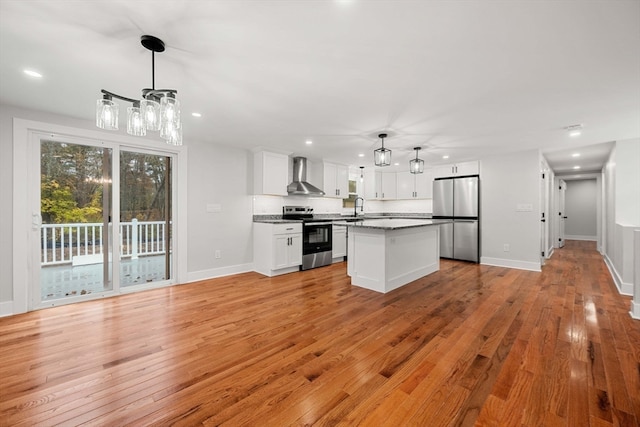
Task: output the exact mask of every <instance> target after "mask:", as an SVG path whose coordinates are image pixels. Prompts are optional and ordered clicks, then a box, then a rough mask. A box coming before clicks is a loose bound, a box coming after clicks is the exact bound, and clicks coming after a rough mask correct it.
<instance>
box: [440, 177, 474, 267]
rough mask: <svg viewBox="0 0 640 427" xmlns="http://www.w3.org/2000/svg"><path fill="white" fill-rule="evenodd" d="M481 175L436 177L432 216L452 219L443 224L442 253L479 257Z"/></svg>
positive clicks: (445, 254) (446, 255) (467, 258)
mask: <svg viewBox="0 0 640 427" xmlns="http://www.w3.org/2000/svg"><path fill="white" fill-rule="evenodd" d="M479 190H480V179H479V177H478V176H465V177H453V178H436V179H435V180H434V181H433V218H434V219H450V220H452V221H453V222H452V223H451V224H442V225H440V257H441V258H451V259H459V260H464V261H473V262H479V261H480V230H479V223H478V219H479V195H480V191H479Z"/></svg>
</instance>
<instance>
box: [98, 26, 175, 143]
mask: <svg viewBox="0 0 640 427" xmlns="http://www.w3.org/2000/svg"><path fill="white" fill-rule="evenodd" d="M140 42H141V43H142V46H144V47H145V48H146V49H148V50H150V51H151V89H149V88H147V89H142V98H141V99H132V98H127V97H126V96H122V95H117V94H115V93H113V92H109V91H107V90H104V89H102V90H101V91H100V92H102V94H103V95H102V99H98V102H97V108H96V126H98V127H99V128H101V129H106V130H118V113H119V107H118V104H116V103H115V102H113V98H117V99H120V100H122V101H126V102H130V103H131V104H132V105H131V107H128V108H127V133H128V134H129V135H134V136H145V135H146V134H147V130H151V131H160V137H161V138H163V139H165V140H166V141H167V144H172V145H182V123H181V122H180V102H179V101H178V100H177V99H176V94H177V93H178V91H177V90H175V89H156V86H155V53H156V52H164V42H163V41H162V40H160V39H159V38H157V37H154V36H149V35H144V36H142V37H141V38H140Z"/></svg>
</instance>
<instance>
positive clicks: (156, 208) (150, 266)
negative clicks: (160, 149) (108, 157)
mask: <svg viewBox="0 0 640 427" xmlns="http://www.w3.org/2000/svg"><path fill="white" fill-rule="evenodd" d="M171 226H172V221H171V157H169V156H162V155H156V154H147V153H140V152H133V151H125V150H123V151H121V152H120V229H121V234H120V248H121V258H120V284H121V286H124V287H131V286H136V285H142V284H145V283H155V282H159V281H164V280H168V279H170V278H171Z"/></svg>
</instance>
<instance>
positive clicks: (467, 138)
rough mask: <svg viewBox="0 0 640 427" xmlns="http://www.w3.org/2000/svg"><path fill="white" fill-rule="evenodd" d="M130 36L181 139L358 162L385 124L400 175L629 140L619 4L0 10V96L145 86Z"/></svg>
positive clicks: (43, 103)
mask: <svg viewBox="0 0 640 427" xmlns="http://www.w3.org/2000/svg"><path fill="white" fill-rule="evenodd" d="M143 34H151V35H155V36H157V37H160V38H161V39H163V40H164V41H165V43H166V45H167V50H166V51H165V52H164V53H161V54H158V55H156V87H162V88H174V89H177V90H178V98H179V99H180V100H181V102H182V114H183V122H184V140H185V145H189V144H225V145H232V146H238V147H246V148H253V147H256V146H266V147H274V148H279V149H281V150H285V151H287V152H291V153H294V154H298V155H306V156H308V157H310V158H325V159H328V160H333V161H337V162H342V163H347V164H350V165H356V166H357V165H365V166H369V165H371V163H372V160H373V153H372V150H373V149H374V148H376V147H377V146H379V139H378V138H377V135H378V133H380V132H381V131H386V132H387V133H389V135H390V137H389V138H387V140H386V141H385V146H387V147H388V148H391V149H392V150H393V160H394V161H396V162H400V164H401V166H399V167H398V168H400V169H402V168H405V167H408V163H407V162H408V160H409V159H410V158H412V157H414V152H413V151H412V148H413V147H414V146H421V147H423V150H422V152H421V154H420V157H421V158H423V159H425V160H426V161H427V163H428V164H441V163H449V162H456V161H464V160H470V159H477V158H482V157H486V156H489V155H492V154H494V153H503V152H509V151H520V150H526V149H541V150H542V151H543V153H545V154H546V153H548V156H549V161H550V162H551V164H552V167H553V168H554V169H555V168H556V167H557V168H558V171H561V170H560V169H562V168H565V170H566V171H568V170H570V169H571V168H572V167H573V165H574V164H575V162H576V161H577V160H576V159H574V158H570V155H571V154H572V153H573V152H575V151H576V150H578V149H580V150H586V151H584V154H583V156H582V157H581V158H580V160H584V159H586V158H587V157H588V158H589V166H588V168H590V169H592V168H596V169H599V167H601V165H602V161H603V159H604V158H606V155H607V153H608V149H609V148H610V144H609V145H605V146H600V147H598V145H599V144H602V143H608V142H610V141H615V140H624V139H630V138H638V137H640V1H637V0H634V1H616V0H605V1H582V0H567V1H562V0H558V1H517V0H512V1H490V0H486V1H481V0H478V1H427V0H425V1H382V0H380V1H365V0H352V1H345V0H343V1H329V0H327V1H266V0H265V1H241V0H236V1H168V0H165V1H142V0H135V1H134V0H130V1H113V0H109V1H64V0H57V1H50V0H47V1H7V0H1V1H0V102H1V103H3V104H9V105H15V106H19V107H25V108H30V109H36V110H42V111H47V112H55V113H59V114H64V115H68V116H72V117H78V118H84V119H88V120H93V118H94V114H95V102H96V99H98V98H99V97H100V89H103V88H104V89H107V90H109V91H112V92H116V93H118V94H121V95H125V96H128V97H139V96H140V90H141V89H142V88H144V87H149V86H150V85H151V53H150V52H149V51H147V50H145V49H144V48H143V47H142V46H141V45H140V41H139V40H140V36H141V35H143ZM25 68H31V69H34V70H37V71H39V72H40V73H42V74H43V76H44V77H43V78H42V79H39V80H34V79H32V78H29V77H27V76H25V75H24V74H23V69H25ZM126 106H127V105H126V104H121V110H123V109H126ZM192 112H199V113H201V114H202V117H201V118H195V117H192V116H191V113H192ZM123 119H124V113H123V112H122V111H121V123H123ZM574 124H583V125H584V129H583V134H582V136H580V137H579V138H570V137H569V136H568V135H567V132H566V131H565V130H564V128H565V127H566V126H570V125H574ZM125 127H126V126H125ZM121 128H122V125H121ZM120 132H124V131H123V130H121V131H120ZM306 140H312V141H313V144H312V145H310V146H307V145H305V141H306ZM602 148H604V150H603V149H602ZM587 152H589V153H592V152H593V153H596V152H597V153H599V154H598V155H595V154H594V155H593V156H591V154H589V155H586V153H587ZM359 153H364V154H365V157H364V158H359V157H358V154H359ZM444 154H448V155H449V156H450V158H449V159H448V160H443V159H442V156H443V155H444ZM591 157H593V158H591ZM582 170H586V169H585V168H584V167H583V169H582Z"/></svg>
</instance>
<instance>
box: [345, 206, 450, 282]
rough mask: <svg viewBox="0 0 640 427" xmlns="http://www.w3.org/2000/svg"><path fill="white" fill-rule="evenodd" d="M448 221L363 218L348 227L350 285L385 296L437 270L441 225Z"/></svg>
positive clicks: (350, 223)
mask: <svg viewBox="0 0 640 427" xmlns="http://www.w3.org/2000/svg"><path fill="white" fill-rule="evenodd" d="M448 222H450V221H448V220H428V219H399V218H389V219H387V218H385V219H365V220H361V221H352V222H345V223H344V224H343V225H346V226H347V227H348V238H347V274H348V275H349V276H350V277H351V284H353V285H356V286H359V287H362V288H366V289H371V290H374V291H377V292H382V293H386V292H389V291H392V290H393V289H396V288H399V287H401V286H403V285H406V284H407V283H410V282H413V281H414V280H416V279H419V278H420V277H423V276H426V275H428V274H431V273H434V272H436V271H438V270H439V269H440V227H439V225H440V224H445V223H448Z"/></svg>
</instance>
